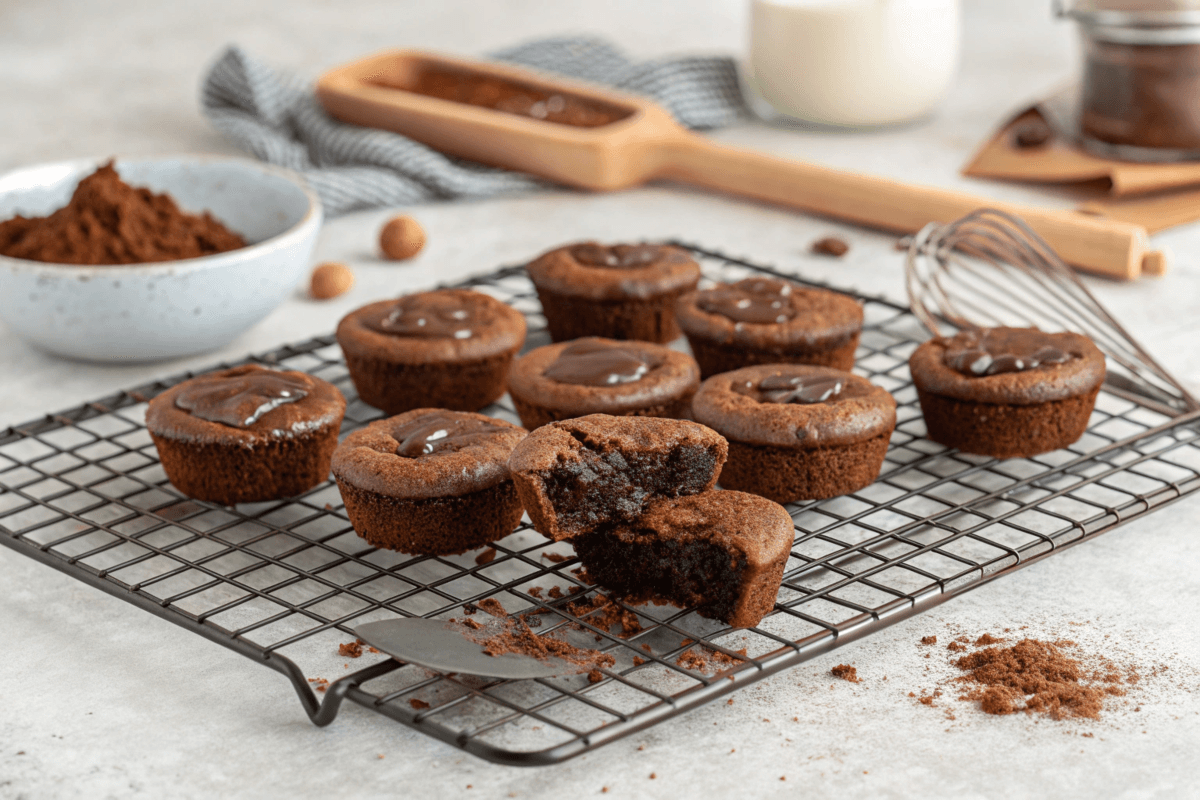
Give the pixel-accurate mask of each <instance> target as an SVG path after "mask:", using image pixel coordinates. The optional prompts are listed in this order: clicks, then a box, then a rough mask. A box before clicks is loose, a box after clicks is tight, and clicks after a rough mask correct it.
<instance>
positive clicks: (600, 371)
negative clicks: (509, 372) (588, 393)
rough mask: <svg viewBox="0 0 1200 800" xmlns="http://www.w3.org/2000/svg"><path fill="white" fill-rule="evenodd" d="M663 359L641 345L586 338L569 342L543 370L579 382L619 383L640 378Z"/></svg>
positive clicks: (559, 378)
mask: <svg viewBox="0 0 1200 800" xmlns="http://www.w3.org/2000/svg"><path fill="white" fill-rule="evenodd" d="M661 363H662V360H661V359H660V358H658V357H656V356H655V355H653V354H652V353H650V352H649V351H647V350H644V349H642V348H640V347H635V346H633V345H628V344H616V343H609V342H603V341H598V340H596V339H584V340H580V341H576V342H572V343H571V344H569V345H567V347H566V348H564V349H563V350H562V352H560V353H559V354H558V358H556V359H555V360H554V362H553V363H552V364H550V366H549V367H547V368H546V371H545V372H544V373H543V374H544V375H545V376H546V377H547V378H550V379H551V380H554V381H558V382H559V383H573V384H575V385H577V386H616V385H618V384H622V383H633V382H634V381H640V380H641V379H642V378H644V377H646V374H647V373H649V372H650V370H652V369H654V368H655V367H657V366H659V364H661Z"/></svg>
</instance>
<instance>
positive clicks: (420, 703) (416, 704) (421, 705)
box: [408, 697, 429, 711]
mask: <svg viewBox="0 0 1200 800" xmlns="http://www.w3.org/2000/svg"><path fill="white" fill-rule="evenodd" d="M408 704H409V705H410V706H412V707H413V708H415V709H416V710H417V711H422V710H424V709H426V708H429V703H426V702H425V701H424V700H420V699H418V698H416V697H411V698H409V700H408Z"/></svg>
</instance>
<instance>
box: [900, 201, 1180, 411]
mask: <svg viewBox="0 0 1200 800" xmlns="http://www.w3.org/2000/svg"><path fill="white" fill-rule="evenodd" d="M905 280H906V284H907V288H908V300H909V304H910V305H911V306H912V311H913V314H915V315H916V316H917V318H918V319H919V320H921V323H922V324H923V325H924V326H925V327H926V328H928V329H929V331H930V332H931V333H933V334H934V335H935V336H941V335H943V334H944V332H943V330H942V328H941V326H942V325H948V326H951V327H952V328H955V329H959V330H961V329H966V328H988V327H996V326H1010V327H1037V328H1040V329H1042V330H1046V331H1061V330H1067V331H1075V332H1077V333H1083V334H1086V335H1088V336H1090V337H1091V338H1092V340H1093V341H1094V342H1095V343H1096V345H1097V346H1098V347H1099V348H1100V349H1101V350H1102V351H1103V352H1104V353H1105V355H1106V356H1108V360H1109V365H1108V377H1107V379H1106V380H1105V384H1106V385H1107V387H1108V390H1109V391H1111V392H1113V393H1114V394H1119V395H1123V396H1126V397H1128V398H1129V399H1131V400H1134V401H1135V402H1138V403H1141V404H1143V405H1147V406H1150V407H1153V408H1155V409H1156V410H1158V411H1161V412H1162V413H1165V414H1168V415H1170V416H1172V417H1174V416H1179V415H1180V414H1184V413H1187V412H1189V411H1195V410H1198V409H1200V403H1197V401H1196V399H1195V398H1193V397H1192V396H1191V395H1190V394H1189V393H1188V392H1187V390H1186V389H1184V388H1183V386H1181V385H1180V383H1179V381H1177V380H1175V378H1173V377H1172V376H1171V374H1170V373H1168V372H1167V371H1166V370H1165V369H1163V368H1162V367H1161V366H1160V365H1159V364H1158V363H1157V362H1156V361H1155V360H1154V359H1153V358H1151V357H1150V355H1149V354H1148V353H1147V352H1146V351H1145V349H1144V348H1143V347H1142V346H1141V345H1140V344H1138V343H1137V342H1136V341H1134V339H1133V337H1131V336H1130V335H1129V334H1128V333H1127V332H1126V331H1125V329H1124V328H1122V327H1121V325H1120V323H1118V322H1117V321H1116V320H1115V319H1113V317H1112V315H1111V314H1109V313H1108V311H1106V310H1105V309H1104V307H1103V306H1101V305H1100V303H1099V302H1098V301H1097V300H1096V298H1095V297H1093V296H1092V293H1091V292H1089V291H1088V290H1087V287H1086V286H1084V285H1083V282H1082V281H1080V280H1079V277H1078V276H1077V275H1076V274H1075V273H1074V272H1073V271H1072V270H1071V269H1070V268H1069V267H1067V265H1066V264H1064V263H1063V262H1062V260H1061V259H1059V257H1058V256H1057V255H1055V253H1054V251H1053V250H1052V249H1051V248H1050V245H1048V244H1047V243H1046V242H1045V240H1044V239H1042V238H1041V237H1040V236H1038V235H1037V234H1036V233H1034V231H1033V229H1032V228H1030V227H1029V226H1028V225H1027V224H1025V222H1023V221H1022V220H1021V219H1019V218H1018V217H1014V216H1012V215H1011V214H1006V213H1004V212H1002V211H995V210H992V209H981V210H979V211H976V212H974V213H971V214H968V215H967V216H965V217H963V218H962V219H959V220H957V221H955V222H951V223H950V224H948V225H941V224H938V223H930V224H929V225H926V226H925V227H924V228H923V229H922V230H921V232H920V233H918V234H917V235H916V236H914V237H913V238H912V241H911V243H910V244H909V248H908V255H907V256H906V258H905Z"/></svg>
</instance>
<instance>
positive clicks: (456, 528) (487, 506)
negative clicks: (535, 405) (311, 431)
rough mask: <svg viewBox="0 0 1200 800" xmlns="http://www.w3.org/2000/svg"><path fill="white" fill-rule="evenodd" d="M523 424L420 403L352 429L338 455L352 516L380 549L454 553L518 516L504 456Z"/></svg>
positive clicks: (337, 472) (336, 466)
mask: <svg viewBox="0 0 1200 800" xmlns="http://www.w3.org/2000/svg"><path fill="white" fill-rule="evenodd" d="M523 438H525V429H524V428H519V427H517V426H516V425H513V424H512V423H510V422H505V421H504V420H499V419H493V418H492V417H486V416H484V415H483V414H473V413H470V412H466V411H447V410H446V409H440V408H417V409H413V410H411V411H407V412H405V413H403V414H399V415H397V416H395V417H390V418H388V419H382V420H377V421H375V422H372V423H371V424H370V425H368V426H367V427H365V428H361V429H359V430H357V431H354V432H353V433H351V434H350V435H349V436H347V437H346V439H345V440H344V441H343V442H342V443H341V444H340V445H339V446H338V448H337V450H336V451H335V452H334V454H333V477H334V478H335V479H336V480H337V486H338V490H339V491H340V492H341V494H342V501H343V502H344V503H345V504H346V514H347V515H348V516H349V517H350V524H351V525H353V526H354V530H355V531H357V532H358V535H359V536H361V537H362V538H364V539H366V540H367V541H368V542H370V543H371V544H372V545H374V546H375V547H382V548H386V549H388V550H399V551H400V552H402V553H410V554H425V555H449V554H453V553H463V552H466V551H467V550H472V549H474V548H476V547H482V546H483V545H485V544H489V543H491V542H494V541H496V540H498V539H503V538H504V537H505V536H507V535H509V534H510V533H512V532H513V530H514V529H515V528H516V527H517V524H518V523H519V522H520V521H521V511H522V509H521V501H520V500H519V499H517V493H516V490H515V489H514V488H513V482H512V479H511V478H510V476H509V472H508V466H507V462H508V457H509V455H510V454H511V453H512V449H513V447H514V446H515V445H516V444H517V442H519V441H521V440H522V439H523Z"/></svg>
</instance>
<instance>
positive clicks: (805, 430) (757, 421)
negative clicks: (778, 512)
mask: <svg viewBox="0 0 1200 800" xmlns="http://www.w3.org/2000/svg"><path fill="white" fill-rule="evenodd" d="M692 408H693V413H694V415H695V417H696V420H697V421H699V422H701V423H703V424H705V425H707V426H709V427H710V428H712V429H713V430H715V431H717V432H718V433H720V434H721V435H722V436H724V437H725V438H726V439H728V440H729V460H728V461H726V462H725V467H724V469H722V471H721V477H720V483H721V486H723V487H724V488H726V489H737V490H739V491H743V492H752V493H754V494H757V495H762V496H763V497H767V498H770V499H771V500H774V501H776V502H778V503H790V502H795V501H797V500H820V499H824V498H827V497H836V496H838V495H843V494H849V493H850V492H853V491H857V490H858V489H861V488H863V487H864V486H867V485H869V484H870V483H871V482H873V481H874V480H875V478H876V477H878V476H879V470H880V468H881V467H882V466H883V457H884V456H885V455H886V454H887V448H888V441H889V440H890V439H891V436H892V431H893V430H894V429H895V427H896V401H895V400H894V399H893V398H892V396H891V395H890V394H888V392H887V391H886V390H884V389H882V388H880V387H878V386H875V385H873V384H871V382H870V381H868V380H866V379H865V378H860V377H859V376H857V375H852V374H851V373H849V372H843V371H841V370H836V369H830V368H829V367H813V366H808V365H803V364H765V365H760V366H755V367H744V368H743V369H739V370H734V371H733V372H726V373H722V374H720V375H714V376H713V377H711V378H709V379H708V380H706V381H705V382H704V383H703V384H702V385H701V386H700V391H699V392H697V393H696V398H695V400H694V401H693V404H692Z"/></svg>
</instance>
